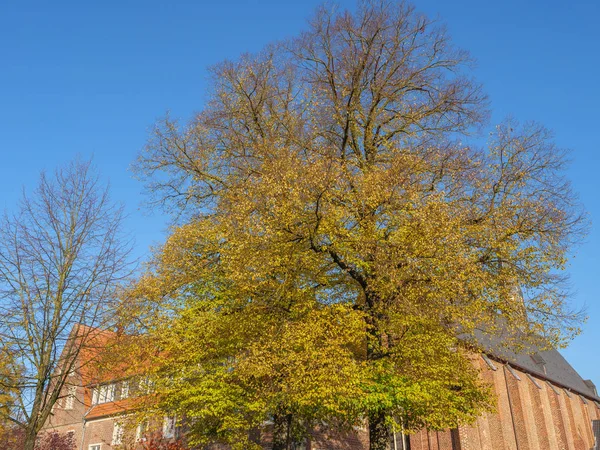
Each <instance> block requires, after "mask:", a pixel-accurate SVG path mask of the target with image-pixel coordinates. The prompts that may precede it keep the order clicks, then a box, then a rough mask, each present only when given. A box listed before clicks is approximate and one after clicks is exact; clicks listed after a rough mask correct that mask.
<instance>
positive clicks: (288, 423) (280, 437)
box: [272, 414, 293, 450]
mask: <svg viewBox="0 0 600 450" xmlns="http://www.w3.org/2000/svg"><path fill="white" fill-rule="evenodd" d="M291 432H292V415H291V414H284V415H275V417H273V447H272V448H273V450H290V449H291V447H292V442H293V439H292V436H291Z"/></svg>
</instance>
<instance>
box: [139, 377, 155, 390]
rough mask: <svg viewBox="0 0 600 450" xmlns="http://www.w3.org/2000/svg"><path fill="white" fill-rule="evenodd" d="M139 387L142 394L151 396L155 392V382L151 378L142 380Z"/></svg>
mask: <svg viewBox="0 0 600 450" xmlns="http://www.w3.org/2000/svg"><path fill="white" fill-rule="evenodd" d="M138 387H139V389H140V392H141V393H143V394H150V393H152V391H154V381H152V380H151V379H149V378H142V379H141V380H140V383H139V385H138Z"/></svg>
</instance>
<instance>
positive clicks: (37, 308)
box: [0, 161, 129, 450]
mask: <svg viewBox="0 0 600 450" xmlns="http://www.w3.org/2000/svg"><path fill="white" fill-rule="evenodd" d="M122 217H123V215H122V209H121V207H120V206H118V205H115V204H114V203H112V202H111V200H110V198H109V195H108V190H107V188H106V187H103V186H102V185H101V183H100V182H99V179H98V176H97V175H96V174H95V172H94V169H93V167H92V166H91V164H90V163H89V162H81V161H75V162H73V163H71V164H69V165H68V166H66V167H64V168H60V169H58V170H57V171H56V172H55V173H54V174H52V175H48V174H46V173H42V174H41V176H40V180H39V184H38V187H37V189H36V190H35V192H34V193H33V194H32V195H29V194H26V193H24V194H23V197H22V200H21V202H20V204H19V206H18V208H17V209H16V212H14V213H6V214H5V215H4V217H3V219H2V225H1V226H0V342H1V345H0V351H1V352H2V353H1V354H0V360H3V361H9V365H8V367H7V370H6V371H5V372H4V373H5V374H7V376H5V377H4V378H3V379H2V384H1V385H0V386H1V387H2V388H3V389H7V390H8V391H9V392H11V393H12V394H13V401H12V403H11V405H10V407H8V408H5V409H0V414H1V415H2V417H1V420H2V421H10V422H12V423H13V424H16V425H17V426H18V427H20V428H21V429H22V430H23V433H24V436H25V438H24V444H23V447H22V448H23V449H25V450H33V448H34V446H35V443H36V437H37V436H38V433H39V432H40V430H41V429H42V427H43V426H44V424H45V422H46V421H47V419H48V418H49V416H50V414H51V411H52V408H53V407H54V405H55V404H56V403H57V401H58V400H59V399H60V398H62V397H63V396H64V395H65V389H63V388H65V387H67V385H70V383H71V381H70V380H72V379H73V378H70V375H71V374H73V373H74V371H77V370H78V369H79V368H80V367H79V366H80V364H82V361H80V360H78V355H79V354H80V352H81V351H82V349H83V348H85V346H86V345H87V342H88V337H89V336H90V333H92V332H93V330H94V327H104V326H107V324H108V323H107V320H108V318H109V314H107V313H109V312H110V311H109V304H110V303H111V302H113V301H114V292H115V288H116V284H117V283H118V282H119V281H120V280H121V279H122V278H123V277H124V276H126V275H127V274H128V269H127V268H128V262H127V254H128V248H129V244H128V242H127V241H126V240H123V237H122V234H121V222H122ZM80 325H84V326H80Z"/></svg>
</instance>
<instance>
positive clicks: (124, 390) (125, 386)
mask: <svg viewBox="0 0 600 450" xmlns="http://www.w3.org/2000/svg"><path fill="white" fill-rule="evenodd" d="M128 397H129V381H128V380H125V381H123V382H122V383H121V399H125V398H128Z"/></svg>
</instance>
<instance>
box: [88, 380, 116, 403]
mask: <svg viewBox="0 0 600 450" xmlns="http://www.w3.org/2000/svg"><path fill="white" fill-rule="evenodd" d="M114 400H115V385H114V384H103V385H100V386H97V387H95V388H94V391H93V393H92V404H93V405H97V404H99V403H107V402H112V401H114Z"/></svg>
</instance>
